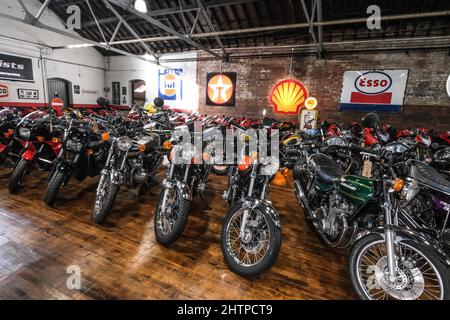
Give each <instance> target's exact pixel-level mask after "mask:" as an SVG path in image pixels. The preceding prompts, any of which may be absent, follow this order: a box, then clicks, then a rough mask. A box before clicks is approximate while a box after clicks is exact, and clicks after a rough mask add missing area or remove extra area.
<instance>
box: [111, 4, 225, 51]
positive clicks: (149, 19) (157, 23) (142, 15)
mask: <svg viewBox="0 0 450 320" xmlns="http://www.w3.org/2000/svg"><path fill="white" fill-rule="evenodd" d="M107 1H108V2H110V3H113V4H115V5H117V6H119V7H120V8H122V9H124V10H127V11H129V12H131V13H133V14H134V15H137V16H138V17H140V18H142V19H144V20H146V21H147V22H149V23H151V24H153V25H154V26H156V27H158V28H160V29H162V30H164V31H166V32H168V33H170V34H172V35H174V36H175V37H176V38H175V39H180V40H183V41H185V42H187V43H189V44H190V45H192V46H194V47H196V48H197V49H200V50H203V51H205V52H207V53H209V54H210V55H213V56H215V57H217V58H221V56H220V54H218V53H217V52H214V51H213V50H211V49H208V48H206V47H204V46H202V45H201V44H199V43H197V42H195V41H194V40H192V39H190V38H188V37H186V36H184V35H182V34H181V33H179V32H178V31H176V30H173V29H172V28H170V27H168V26H166V25H165V24H164V23H161V22H160V21H158V20H156V19H154V18H152V17H150V16H149V15H147V14H145V13H142V12H139V11H137V10H135V9H134V8H132V7H129V6H127V5H125V4H124V3H123V1H120V0H107Z"/></svg>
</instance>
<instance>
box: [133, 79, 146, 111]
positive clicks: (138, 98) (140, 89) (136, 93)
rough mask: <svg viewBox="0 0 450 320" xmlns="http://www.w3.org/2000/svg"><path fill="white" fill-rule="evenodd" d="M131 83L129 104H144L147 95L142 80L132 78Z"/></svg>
mask: <svg viewBox="0 0 450 320" xmlns="http://www.w3.org/2000/svg"><path fill="white" fill-rule="evenodd" d="M130 84H131V104H132V105H134V104H138V105H140V106H144V105H145V102H146V99H145V97H146V96H147V87H146V85H145V81H144V80H132V81H130Z"/></svg>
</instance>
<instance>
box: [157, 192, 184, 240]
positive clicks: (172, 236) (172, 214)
mask: <svg viewBox="0 0 450 320" xmlns="http://www.w3.org/2000/svg"><path fill="white" fill-rule="evenodd" d="M188 211H189V202H188V201H187V200H186V199H184V198H183V197H182V196H181V194H180V193H179V192H178V190H177V189H173V188H171V189H165V190H163V191H162V192H161V196H160V198H159V204H158V207H157V208H156V213H155V232H156V240H157V241H158V242H159V243H161V244H163V245H169V244H172V243H174V242H175V241H176V240H177V239H178V238H179V237H181V235H182V234H183V231H184V228H185V227H186V223H187V216H188Z"/></svg>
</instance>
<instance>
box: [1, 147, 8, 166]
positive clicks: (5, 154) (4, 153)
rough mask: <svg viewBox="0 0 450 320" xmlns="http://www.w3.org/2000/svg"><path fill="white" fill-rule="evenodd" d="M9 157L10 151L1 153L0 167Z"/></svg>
mask: <svg viewBox="0 0 450 320" xmlns="http://www.w3.org/2000/svg"><path fill="white" fill-rule="evenodd" d="M7 156H8V149H5V150H4V151H3V152H2V153H0V167H1V166H2V165H3V163H4V162H5V160H6V157H7Z"/></svg>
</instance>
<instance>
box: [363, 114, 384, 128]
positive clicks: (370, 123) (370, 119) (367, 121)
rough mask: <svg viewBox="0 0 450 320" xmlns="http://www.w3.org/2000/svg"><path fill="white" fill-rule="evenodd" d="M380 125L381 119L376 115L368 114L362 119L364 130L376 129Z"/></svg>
mask: <svg viewBox="0 0 450 320" xmlns="http://www.w3.org/2000/svg"><path fill="white" fill-rule="evenodd" d="M378 123H380V117H379V116H378V115H377V114H376V113H368V114H366V115H365V116H364V118H362V125H363V127H364V128H371V129H373V128H375V127H376V126H377V125H378Z"/></svg>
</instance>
